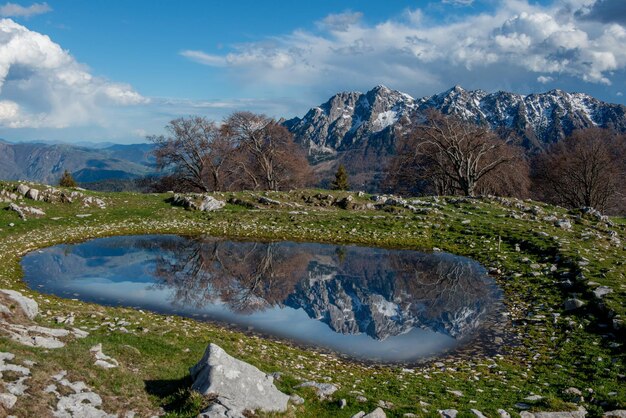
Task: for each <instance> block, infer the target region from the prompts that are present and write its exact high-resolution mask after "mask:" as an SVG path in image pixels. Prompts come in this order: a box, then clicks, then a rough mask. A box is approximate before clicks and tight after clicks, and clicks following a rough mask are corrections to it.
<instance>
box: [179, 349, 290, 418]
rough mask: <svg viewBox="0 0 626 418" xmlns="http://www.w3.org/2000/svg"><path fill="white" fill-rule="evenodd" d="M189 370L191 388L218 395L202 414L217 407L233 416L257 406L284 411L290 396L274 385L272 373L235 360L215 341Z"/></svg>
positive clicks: (254, 408)
mask: <svg viewBox="0 0 626 418" xmlns="http://www.w3.org/2000/svg"><path fill="white" fill-rule="evenodd" d="M189 372H190V374H191V378H192V380H193V385H192V389H194V390H195V391H197V392H200V393H201V394H203V395H209V394H211V395H214V396H216V397H217V399H216V403H215V404H213V405H212V406H211V407H209V410H210V411H209V410H207V411H205V413H208V412H213V413H216V412H218V411H216V410H215V409H219V410H220V412H221V414H222V416H229V417H230V416H232V417H235V416H240V415H242V414H243V412H244V411H254V410H258V409H259V410H262V411H266V412H284V411H286V410H287V402H288V401H289V396H288V395H286V394H284V393H282V392H281V391H279V390H278V389H277V388H276V386H274V379H273V377H272V376H269V375H267V374H265V373H263V372H262V371H261V370H259V369H257V368H256V367H254V366H253V365H251V364H248V363H246V362H243V361H241V360H237V359H236V358H234V357H232V356H230V355H229V354H228V353H226V352H225V351H224V350H223V349H222V348H221V347H219V346H218V345H216V344H209V346H208V347H207V349H206V351H205V352H204V356H203V357H202V359H201V360H200V361H199V362H198V364H196V365H195V366H193V367H192V368H191V369H190V370H189ZM209 416H210V414H209ZM218 416H219V415H218Z"/></svg>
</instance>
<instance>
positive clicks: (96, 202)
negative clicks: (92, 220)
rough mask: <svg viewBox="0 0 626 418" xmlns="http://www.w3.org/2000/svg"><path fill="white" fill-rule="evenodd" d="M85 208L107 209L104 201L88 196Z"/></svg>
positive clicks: (84, 200)
mask: <svg viewBox="0 0 626 418" xmlns="http://www.w3.org/2000/svg"><path fill="white" fill-rule="evenodd" d="M70 199H71V198H70ZM83 206H85V207H91V206H97V207H99V208H100V209H106V207H107V205H106V203H104V200H102V199H98V198H97V197H93V196H87V197H86V198H84V199H83Z"/></svg>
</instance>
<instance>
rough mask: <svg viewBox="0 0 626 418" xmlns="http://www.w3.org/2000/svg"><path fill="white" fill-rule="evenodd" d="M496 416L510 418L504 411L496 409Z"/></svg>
mask: <svg viewBox="0 0 626 418" xmlns="http://www.w3.org/2000/svg"><path fill="white" fill-rule="evenodd" d="M498 415H499V416H500V418H511V414H509V413H508V412H506V411H505V410H504V409H498Z"/></svg>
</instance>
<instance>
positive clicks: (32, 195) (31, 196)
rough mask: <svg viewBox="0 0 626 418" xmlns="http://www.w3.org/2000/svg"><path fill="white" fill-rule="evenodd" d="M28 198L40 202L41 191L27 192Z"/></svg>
mask: <svg viewBox="0 0 626 418" xmlns="http://www.w3.org/2000/svg"><path fill="white" fill-rule="evenodd" d="M26 197H27V198H29V199H32V200H39V190H37V189H29V190H28V192H26Z"/></svg>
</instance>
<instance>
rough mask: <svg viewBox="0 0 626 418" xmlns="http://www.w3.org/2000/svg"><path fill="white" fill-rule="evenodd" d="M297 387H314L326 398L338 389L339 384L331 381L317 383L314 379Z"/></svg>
mask: <svg viewBox="0 0 626 418" xmlns="http://www.w3.org/2000/svg"><path fill="white" fill-rule="evenodd" d="M296 388H314V389H315V392H316V393H317V396H318V397H319V398H320V399H326V398H328V397H329V396H331V395H332V394H333V393H335V392H336V391H337V386H335V385H333V384H331V383H317V382H313V381H309V382H304V383H301V384H299V385H298V386H296Z"/></svg>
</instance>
